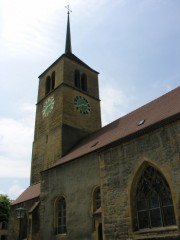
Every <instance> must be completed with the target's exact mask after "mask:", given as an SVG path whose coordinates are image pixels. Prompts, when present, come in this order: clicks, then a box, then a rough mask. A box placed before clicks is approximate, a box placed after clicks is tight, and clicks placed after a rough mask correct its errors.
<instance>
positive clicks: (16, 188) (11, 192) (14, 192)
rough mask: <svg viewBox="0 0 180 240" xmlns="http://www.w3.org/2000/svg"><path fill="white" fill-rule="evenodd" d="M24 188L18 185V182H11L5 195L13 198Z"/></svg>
mask: <svg viewBox="0 0 180 240" xmlns="http://www.w3.org/2000/svg"><path fill="white" fill-rule="evenodd" d="M24 190H25V189H24V188H22V187H20V186H19V185H18V183H15V184H13V185H12V186H11V187H10V188H9V190H8V193H7V195H8V196H9V197H10V199H12V200H14V199H16V198H17V196H19V195H20V194H21V193H22V192H23V191H24Z"/></svg>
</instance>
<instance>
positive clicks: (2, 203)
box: [0, 194, 11, 222]
mask: <svg viewBox="0 0 180 240" xmlns="http://www.w3.org/2000/svg"><path fill="white" fill-rule="evenodd" d="M10 203H11V202H10V199H9V198H8V196H7V195H3V194H0V222H8V218H9V211H10Z"/></svg>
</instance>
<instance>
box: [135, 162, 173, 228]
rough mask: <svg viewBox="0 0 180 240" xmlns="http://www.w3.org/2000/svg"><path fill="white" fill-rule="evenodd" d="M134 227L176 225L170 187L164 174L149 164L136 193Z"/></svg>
mask: <svg viewBox="0 0 180 240" xmlns="http://www.w3.org/2000/svg"><path fill="white" fill-rule="evenodd" d="M134 202H135V216H134V229H135V230H140V229H145V228H155V227H164V226H171V225H175V224H176V221H175V215H174V207H173V202H172V196H171V192H170V188H169V186H168V184H167V182H166V180H165V178H164V177H163V175H162V174H161V173H160V172H159V171H158V170H157V169H155V168H154V167H152V166H150V165H147V166H146V167H145V169H144V171H143V173H142V175H141V177H140V180H139V182H138V185H137V189H136V193H135V201H134Z"/></svg>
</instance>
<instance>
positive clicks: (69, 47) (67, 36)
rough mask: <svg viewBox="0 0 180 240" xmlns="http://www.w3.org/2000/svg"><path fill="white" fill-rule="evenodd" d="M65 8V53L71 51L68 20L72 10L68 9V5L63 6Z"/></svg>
mask: <svg viewBox="0 0 180 240" xmlns="http://www.w3.org/2000/svg"><path fill="white" fill-rule="evenodd" d="M65 8H67V10H68V12H67V14H68V17H67V32H66V46H65V53H72V49H71V32H70V20H69V14H70V12H72V11H71V10H70V9H69V5H67V6H65Z"/></svg>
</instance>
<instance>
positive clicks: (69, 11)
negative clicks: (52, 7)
mask: <svg viewBox="0 0 180 240" xmlns="http://www.w3.org/2000/svg"><path fill="white" fill-rule="evenodd" d="M65 8H67V10H68V12H67V14H68V15H69V14H70V13H71V12H72V11H71V10H70V8H69V5H67V6H65Z"/></svg>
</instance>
